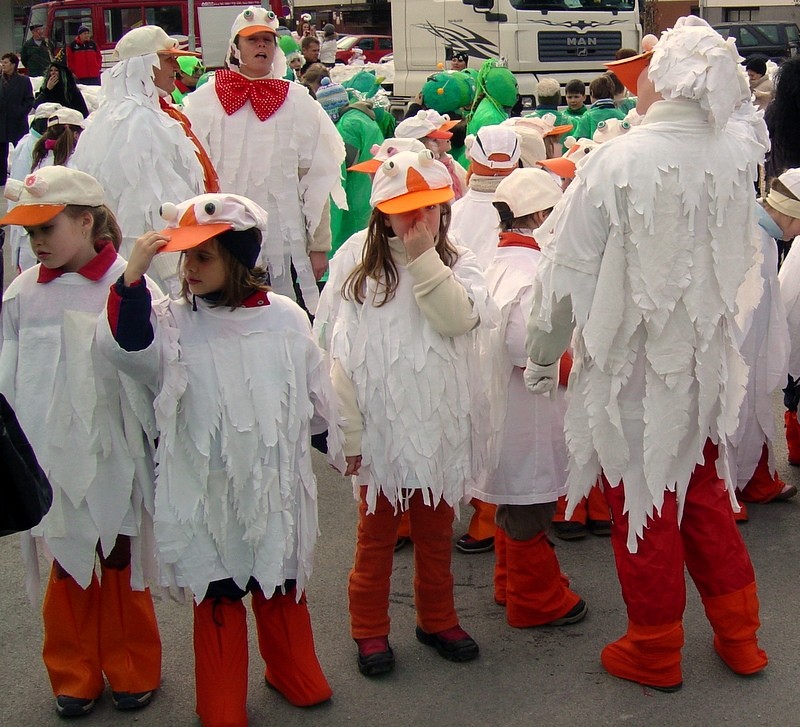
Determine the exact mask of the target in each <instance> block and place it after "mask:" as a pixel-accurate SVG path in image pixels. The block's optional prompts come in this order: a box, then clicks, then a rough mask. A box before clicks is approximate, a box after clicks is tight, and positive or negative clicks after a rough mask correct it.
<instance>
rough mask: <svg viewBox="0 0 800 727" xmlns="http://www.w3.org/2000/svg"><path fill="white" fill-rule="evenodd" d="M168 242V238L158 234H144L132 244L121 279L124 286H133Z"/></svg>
mask: <svg viewBox="0 0 800 727" xmlns="http://www.w3.org/2000/svg"><path fill="white" fill-rule="evenodd" d="M167 242H169V237H166V236H165V235H162V234H161V233H160V232H145V233H144V235H142V236H141V237H140V238H139V239H138V240H136V242H135V243H134V244H133V250H132V251H131V255H130V257H129V258H128V267H126V268H125V274H124V276H123V279H124V281H125V285H133V284H134V283H135V282H136V281H137V280H139V279H140V278H141V277H142V275H144V274H145V273H146V272H147V271H148V269H149V268H150V263H152V262H153V258H154V257H155V256H156V253H157V252H158V251H159V250H160V249H161V248H162V247H163V246H164V245H166V244H167Z"/></svg>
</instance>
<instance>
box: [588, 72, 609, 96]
mask: <svg viewBox="0 0 800 727" xmlns="http://www.w3.org/2000/svg"><path fill="white" fill-rule="evenodd" d="M589 96H590V97H591V99H592V101H599V100H600V99H604V98H610V99H613V98H614V82H613V81H612V80H611V79H610V78H609V77H608V75H607V74H605V75H602V76H598V77H597V78H595V79H594V80H593V81H592V82H591V83H590V84H589Z"/></svg>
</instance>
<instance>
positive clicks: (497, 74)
mask: <svg viewBox="0 0 800 727" xmlns="http://www.w3.org/2000/svg"><path fill="white" fill-rule="evenodd" d="M480 92H483V93H485V94H486V95H487V96H489V97H490V98H491V99H492V100H493V101H494V102H495V103H498V104H500V105H501V106H507V107H510V106H513V105H514V104H515V103H516V102H517V92H518V86H517V79H516V78H515V77H514V74H513V73H511V71H509V70H508V68H503V67H502V66H498V65H497V61H496V60H494V59H489V60H488V61H485V62H484V63H483V65H482V66H481V69H480V71H478V93H480Z"/></svg>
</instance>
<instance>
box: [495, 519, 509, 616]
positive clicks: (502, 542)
mask: <svg viewBox="0 0 800 727" xmlns="http://www.w3.org/2000/svg"><path fill="white" fill-rule="evenodd" d="M507 539H508V536H507V535H506V532H505V530H503V529H502V528H497V531H496V532H495V535H494V602H495V603H496V604H497V605H498V606H505V605H506V583H507V581H508V569H507V565H506V563H507V560H506V540H507Z"/></svg>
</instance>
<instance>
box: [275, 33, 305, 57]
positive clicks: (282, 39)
mask: <svg viewBox="0 0 800 727" xmlns="http://www.w3.org/2000/svg"><path fill="white" fill-rule="evenodd" d="M278 45H279V46H280V48H281V50H282V51H283V54H284V55H285V56H288V55H289V54H290V53H299V52H300V45H299V44H298V42H297V41H296V40H295V39H294V38H293V37H292V36H291V35H281V36H279V37H278Z"/></svg>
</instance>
